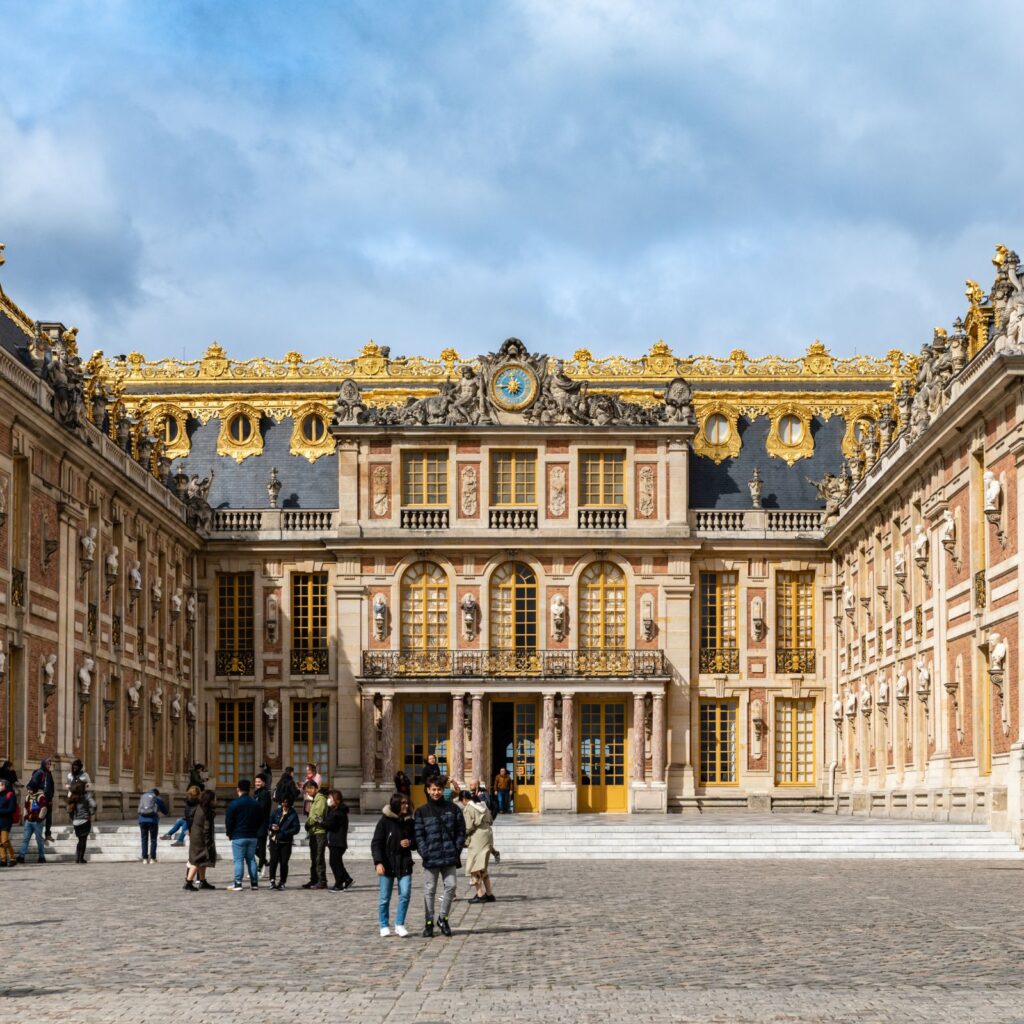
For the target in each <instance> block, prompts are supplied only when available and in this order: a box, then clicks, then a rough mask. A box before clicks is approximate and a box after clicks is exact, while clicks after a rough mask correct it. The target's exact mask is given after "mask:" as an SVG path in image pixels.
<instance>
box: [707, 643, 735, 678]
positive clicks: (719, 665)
mask: <svg viewBox="0 0 1024 1024" xmlns="http://www.w3.org/2000/svg"><path fill="white" fill-rule="evenodd" d="M699 664H700V670H701V672H707V673H712V672H727V673H728V672H739V670H740V652H739V648H737V647H702V648H701V649H700V658H699Z"/></svg>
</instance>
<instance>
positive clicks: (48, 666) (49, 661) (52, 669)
mask: <svg viewBox="0 0 1024 1024" xmlns="http://www.w3.org/2000/svg"><path fill="white" fill-rule="evenodd" d="M56 672H57V655H56V654H50V655H48V656H47V658H46V661H45V662H43V685H44V686H45V687H46V689H48V690H51V689H53V687H54V686H55V685H56V680H55V679H54V675H55V674H56Z"/></svg>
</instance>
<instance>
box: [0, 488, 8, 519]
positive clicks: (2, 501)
mask: <svg viewBox="0 0 1024 1024" xmlns="http://www.w3.org/2000/svg"><path fill="white" fill-rule="evenodd" d="M6 515H7V477H5V476H0V524H2V523H3V519H4V517H5V516H6Z"/></svg>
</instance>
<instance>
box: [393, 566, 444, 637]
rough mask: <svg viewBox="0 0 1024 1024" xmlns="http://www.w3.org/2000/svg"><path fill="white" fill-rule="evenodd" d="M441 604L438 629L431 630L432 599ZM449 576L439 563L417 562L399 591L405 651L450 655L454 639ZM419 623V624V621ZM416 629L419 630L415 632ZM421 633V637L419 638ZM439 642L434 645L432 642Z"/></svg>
mask: <svg viewBox="0 0 1024 1024" xmlns="http://www.w3.org/2000/svg"><path fill="white" fill-rule="evenodd" d="M432 597H433V598H435V599H436V601H437V604H436V607H437V616H438V618H437V629H436V630H434V631H432V630H431V628H430V626H431V622H430V608H431V599H432ZM449 597H450V593H449V586H448V575H447V573H445V571H444V569H443V568H442V567H441V566H440V565H438V564H437V562H431V561H420V562H413V564H412V565H410V566H409V567H408V568H407V569H406V570H405V572H404V573H402V583H401V586H400V588H399V608H400V624H399V647H400V649H401V650H403V651H418V652H425V651H447V650H448V649H449V646H450V638H451V632H450V630H451V621H450V619H451V610H450V603H451V602H450V600H449ZM417 620H418V621H417ZM414 627H416V628H415V629H414ZM417 633H418V636H417V635H416V634H417ZM432 640H433V641H436V642H431V641H432Z"/></svg>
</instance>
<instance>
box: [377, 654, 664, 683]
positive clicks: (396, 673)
mask: <svg viewBox="0 0 1024 1024" xmlns="http://www.w3.org/2000/svg"><path fill="white" fill-rule="evenodd" d="M667 674H668V663H667V662H666V660H665V652H664V651H638V650H622V651H615V650H582V651H547V650H518V651H515V650H512V651H363V676H364V677H365V678H368V679H395V678H398V679H403V678H435V679H494V678H509V677H521V676H530V677H536V678H538V679H566V678H577V677H587V678H601V677H604V678H609V679H647V678H651V677H655V676H665V675H667Z"/></svg>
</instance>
